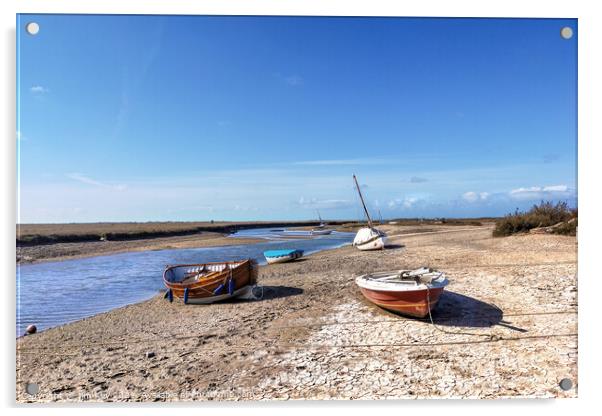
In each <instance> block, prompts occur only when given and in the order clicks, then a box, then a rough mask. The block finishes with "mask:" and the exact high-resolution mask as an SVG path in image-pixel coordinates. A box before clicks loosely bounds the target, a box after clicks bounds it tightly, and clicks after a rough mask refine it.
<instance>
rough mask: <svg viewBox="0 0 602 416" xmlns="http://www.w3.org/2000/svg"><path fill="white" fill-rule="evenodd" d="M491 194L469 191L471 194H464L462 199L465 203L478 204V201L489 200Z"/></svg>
mask: <svg viewBox="0 0 602 416" xmlns="http://www.w3.org/2000/svg"><path fill="white" fill-rule="evenodd" d="M490 195H491V194H490V193H489V192H480V193H477V192H473V191H469V192H465V193H464V194H462V199H464V200H465V201H468V202H471V203H472V202H477V201H485V200H486V199H487V198H489V196H490Z"/></svg>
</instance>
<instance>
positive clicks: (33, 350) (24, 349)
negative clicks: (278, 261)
mask: <svg viewBox="0 0 602 416" xmlns="http://www.w3.org/2000/svg"><path fill="white" fill-rule="evenodd" d="M443 332H445V331H443ZM446 333H448V334H452V335H474V334H472V333H458V334H456V333H450V332H446ZM477 335H486V336H489V334H477ZM573 336H575V337H576V336H577V334H576V333H564V334H541V335H526V336H523V337H502V336H496V337H495V338H493V339H489V340H485V341H442V342H434V343H428V342H426V343H391V344H387V343H375V344H331V345H328V344H316V343H313V344H312V343H299V344H295V343H278V344H274V343H272V344H259V343H255V344H252V343H251V344H248V343H247V344H244V345H239V346H237V345H230V346H228V345H227V346H220V347H219V350H224V349H226V350H227V349H234V350H238V349H241V348H250V347H257V346H259V347H267V348H268V349H269V348H274V347H276V348H278V347H299V348H304V347H307V346H313V347H317V346H319V347H321V348H322V347H323V348H350V347H427V346H437V345H460V344H475V343H482V342H494V341H520V340H536V339H547V338H558V337H573ZM186 338H196V337H195V336H189V337H186ZM178 339H182V337H180V338H178ZM145 341H147V340H142V341H141V342H125V343H123V344H122V345H124V346H127V345H129V344H139V343H143V342H145ZM154 341H159V340H158V339H157V340H154ZM273 341H277V340H275V339H271V340H265V342H266V343H267V342H273ZM107 345H110V344H103V343H95V344H84V345H81V346H80V347H88V348H94V347H103V346H107ZM71 347H78V346H76V345H71ZM64 348H65V347H63V348H62V349H64ZM203 348H210V349H215V346H211V345H207V346H196V347H194V349H196V350H198V349H203ZM43 349H45V348H44V347H21V348H17V352H19V353H28V352H29V351H31V353H40V354H44V352H43V351H40V350H43Z"/></svg>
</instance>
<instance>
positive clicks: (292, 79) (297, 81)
mask: <svg viewBox="0 0 602 416" xmlns="http://www.w3.org/2000/svg"><path fill="white" fill-rule="evenodd" d="M273 75H274V76H275V77H276V78H277V79H278V80H279V81H280V82H283V83H285V84H286V85H288V86H290V87H298V86H301V85H303V77H301V76H300V75H297V74H290V75H284V74H282V73H280V72H274V73H273Z"/></svg>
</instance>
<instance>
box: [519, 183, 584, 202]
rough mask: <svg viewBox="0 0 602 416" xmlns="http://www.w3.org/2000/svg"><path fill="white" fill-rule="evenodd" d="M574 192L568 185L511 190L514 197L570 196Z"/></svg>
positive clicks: (543, 197) (527, 198)
mask: <svg viewBox="0 0 602 416" xmlns="http://www.w3.org/2000/svg"><path fill="white" fill-rule="evenodd" d="M572 194H573V192H572V190H571V189H569V187H568V186H566V185H550V186H531V187H528V188H517V189H513V190H511V191H510V192H509V195H510V197H511V198H513V199H523V200H525V199H526V200H529V199H545V198H561V197H569V196H571V195H572Z"/></svg>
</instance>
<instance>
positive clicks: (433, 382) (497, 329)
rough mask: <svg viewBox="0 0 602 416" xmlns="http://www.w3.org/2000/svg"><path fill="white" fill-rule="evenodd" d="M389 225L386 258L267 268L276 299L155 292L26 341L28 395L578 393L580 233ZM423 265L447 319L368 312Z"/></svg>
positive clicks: (21, 367) (21, 395)
mask: <svg viewBox="0 0 602 416" xmlns="http://www.w3.org/2000/svg"><path fill="white" fill-rule="evenodd" d="M383 229H384V230H385V231H387V232H388V233H389V234H390V235H391V238H390V247H389V248H387V249H386V250H383V251H379V252H361V251H358V250H356V249H355V248H353V247H343V248H340V249H336V250H330V251H325V252H320V253H317V254H314V255H311V256H308V257H306V258H303V259H301V260H299V261H296V262H293V263H285V264H280V265H272V266H266V267H261V269H260V272H259V283H260V285H261V286H263V288H264V289H263V290H264V296H263V299H262V300H257V301H231V302H226V303H221V304H214V305H209V306H192V305H184V304H182V303H181V302H179V301H174V302H173V303H169V302H167V301H166V300H164V299H163V298H162V296H156V297H155V298H153V299H151V300H149V301H146V302H142V303H138V304H134V305H130V306H126V307H124V308H120V309H116V310H113V311H110V312H107V313H103V314H100V315H97V316H94V317H91V318H87V319H83V320H81V321H78V322H74V323H71V324H67V325H64V326H61V327H56V328H52V329H49V330H46V331H43V332H40V333H38V334H35V335H31V336H27V337H23V338H19V339H18V340H17V351H16V354H17V374H16V375H17V382H16V399H17V401H18V402H51V401H59V402H69V401H92V402H94V401H177V400H183V401H188V400H297V399H405V398H501V397H541V398H543V397H547V398H549V397H576V396H577V276H576V273H577V242H576V238H575V237H566V236H558V235H529V234H526V235H515V236H511V237H505V238H492V237H491V231H492V228H491V227H490V226H481V227H478V226H475V227H465V226H462V227H458V226H456V227H448V226H433V225H429V226H428V229H427V227H426V226H425V227H423V228H421V227H411V229H410V228H404V227H395V226H384V227H383ZM216 241H217V240H216ZM196 243H198V241H197V242H194V244H196ZM237 243H240V242H239V241H238V240H237ZM100 244H102V243H100ZM191 244H192V242H191ZM124 249H126V250H127V249H129V248H124ZM419 266H430V267H434V268H437V269H440V270H442V271H445V272H446V273H447V275H448V278H449V280H450V285H449V286H448V287H447V289H446V292H445V293H444V295H443V296H442V298H441V301H440V304H439V305H438V308H437V310H436V311H435V313H434V315H433V317H434V321H435V325H433V324H432V323H431V322H430V321H429V320H428V319H424V320H420V319H411V318H405V317H401V316H398V315H395V314H392V313H389V312H386V311H384V310H382V309H380V308H378V307H376V306H374V305H372V304H370V303H368V302H367V301H366V300H365V299H364V298H363V297H362V295H361V293H360V292H359V290H358V289H357V287H356V285H355V283H354V278H355V277H356V276H358V275H360V274H363V273H366V272H371V271H377V270H388V269H401V268H417V267H419ZM564 378H569V379H570V380H572V382H573V388H571V389H570V390H568V391H563V390H562V389H560V387H559V382H560V380H562V379H564ZM27 383H36V384H37V385H38V386H39V392H38V394H37V395H30V394H28V393H27V392H26V388H25V386H26V384H27Z"/></svg>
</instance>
